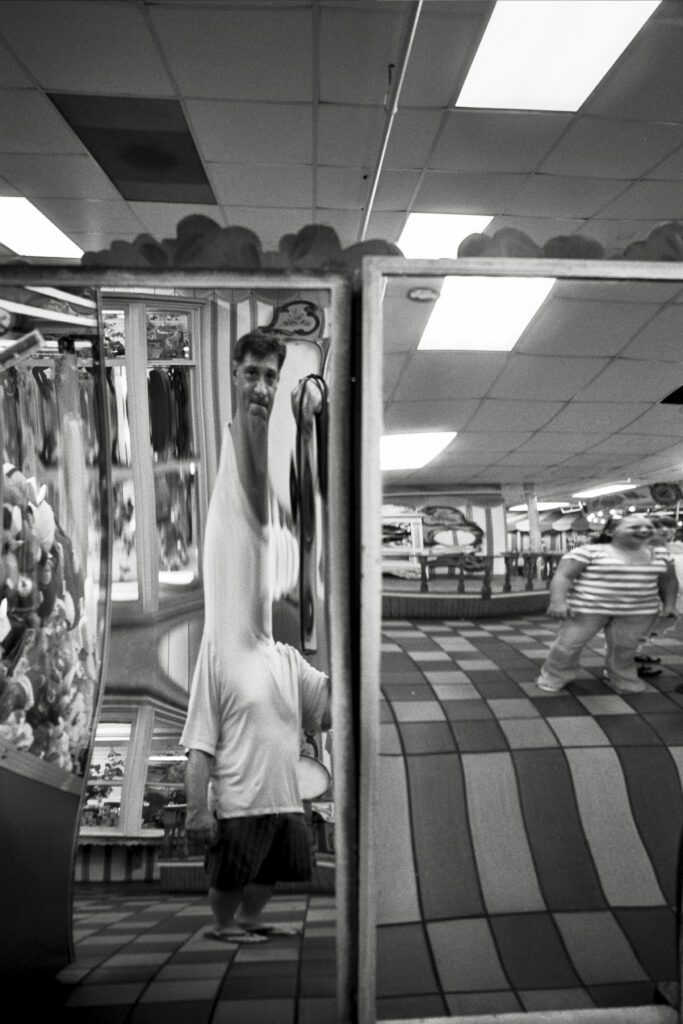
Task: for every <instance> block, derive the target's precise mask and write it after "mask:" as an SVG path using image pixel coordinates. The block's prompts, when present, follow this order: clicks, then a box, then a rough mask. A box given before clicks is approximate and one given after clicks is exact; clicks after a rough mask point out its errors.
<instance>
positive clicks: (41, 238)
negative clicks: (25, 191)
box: [0, 196, 83, 260]
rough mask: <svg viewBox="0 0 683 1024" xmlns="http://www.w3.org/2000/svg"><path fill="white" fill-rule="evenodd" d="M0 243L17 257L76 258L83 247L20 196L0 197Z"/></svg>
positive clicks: (80, 253)
mask: <svg viewBox="0 0 683 1024" xmlns="http://www.w3.org/2000/svg"><path fill="white" fill-rule="evenodd" d="M0 242H1V243H2V244H3V245H6V246H7V248H8V249H11V250H12V252H15V253H17V255H18V256H49V257H58V258H59V257H61V258H65V259H66V258H69V259H77V260H78V259H80V258H81V256H82V255H83V250H82V249H79V247H78V246H77V245H76V243H75V242H72V241H71V239H70V238H67V236H66V235H65V234H64V232H63V231H60V230H59V228H58V227H57V225H56V224H53V223H52V221H51V220H48V219H47V217H46V216H45V214H43V213H41V212H40V210H38V209H36V207H35V206H34V205H33V203H29V201H28V199H24V198H23V197H22V196H4V197H3V198H1V199H0Z"/></svg>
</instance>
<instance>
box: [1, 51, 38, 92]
mask: <svg viewBox="0 0 683 1024" xmlns="http://www.w3.org/2000/svg"><path fill="white" fill-rule="evenodd" d="M31 85H33V82H32V81H31V79H30V78H29V77H28V75H27V74H26V72H25V71H24V69H23V68H22V67H21V65H20V64H19V63H18V61H16V60H15V59H14V57H13V56H12V54H11V53H10V52H9V50H8V49H7V47H5V46H2V44H0V89H22V88H26V87H29V86H31Z"/></svg>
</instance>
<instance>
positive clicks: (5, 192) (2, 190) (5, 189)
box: [0, 178, 20, 196]
mask: <svg viewBox="0 0 683 1024" xmlns="http://www.w3.org/2000/svg"><path fill="white" fill-rule="evenodd" d="M19 194H20V193H19V192H18V190H17V189H16V188H15V187H14V185H10V183H9V181H6V180H5V179H4V178H0V196H18V195H19Z"/></svg>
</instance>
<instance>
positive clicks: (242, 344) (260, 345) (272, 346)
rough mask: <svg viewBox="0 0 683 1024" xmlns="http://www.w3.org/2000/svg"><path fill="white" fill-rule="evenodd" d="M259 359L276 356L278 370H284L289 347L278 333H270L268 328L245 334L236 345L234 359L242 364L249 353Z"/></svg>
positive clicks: (258, 328)
mask: <svg viewBox="0 0 683 1024" xmlns="http://www.w3.org/2000/svg"><path fill="white" fill-rule="evenodd" d="M248 352H250V353H251V354H252V356H255V357H256V358H257V359H265V358H266V356H276V358H277V368H278V370H281V369H282V364H283V363H284V361H285V356H286V355H287V345H286V344H285V341H284V338H283V336H282V335H281V334H279V333H278V332H277V331H270V330H268V328H267V327H256V328H255V329H254V330H253V331H249V333H248V334H243V335H242V337H241V338H239V339H238V341H237V342H236V344H235V349H234V351H233V354H232V358H233V359H234V361H235V362H236V363H242V362H244V360H245V359H246V356H247V353H248Z"/></svg>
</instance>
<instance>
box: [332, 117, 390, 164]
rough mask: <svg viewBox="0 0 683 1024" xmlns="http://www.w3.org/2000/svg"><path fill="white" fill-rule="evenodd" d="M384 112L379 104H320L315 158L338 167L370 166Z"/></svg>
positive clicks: (377, 145) (377, 146) (376, 147)
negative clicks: (364, 105) (374, 105)
mask: <svg viewBox="0 0 683 1024" xmlns="http://www.w3.org/2000/svg"><path fill="white" fill-rule="evenodd" d="M384 120H385V114H384V111H383V110H382V109H381V108H380V107H352V106H344V105H340V106H337V105H332V104H325V103H323V104H321V105H320V106H319V107H318V160H319V162H320V163H321V164H323V165H324V164H331V165H332V166H335V167H336V166H338V167H349V166H351V167H354V166H355V167H366V166H367V167H371V166H373V165H374V163H375V160H376V157H377V153H378V150H379V144H380V140H381V138H382V131H383V128H384Z"/></svg>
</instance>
